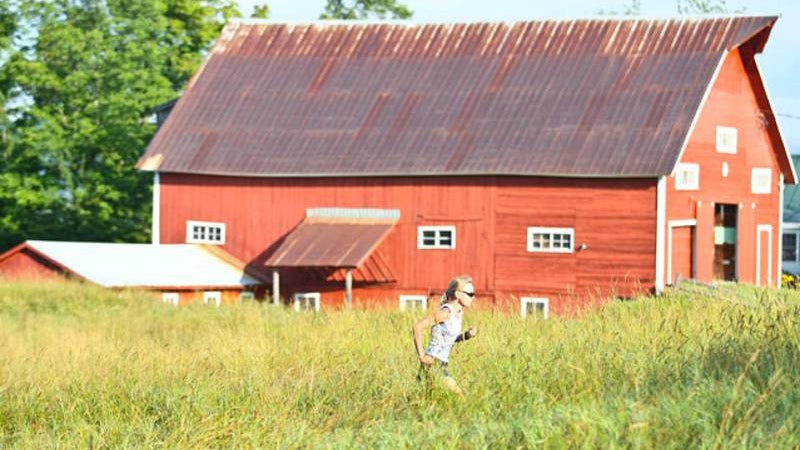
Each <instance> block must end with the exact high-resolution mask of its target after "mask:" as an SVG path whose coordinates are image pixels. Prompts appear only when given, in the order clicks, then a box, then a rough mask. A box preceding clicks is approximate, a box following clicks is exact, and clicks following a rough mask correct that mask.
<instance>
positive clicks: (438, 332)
mask: <svg viewBox="0 0 800 450" xmlns="http://www.w3.org/2000/svg"><path fill="white" fill-rule="evenodd" d="M445 308H447V309H448V310H450V317H449V318H448V319H447V320H445V321H444V322H441V323H437V324H436V325H434V326H433V327H431V342H430V344H428V349H427V350H425V353H427V354H428V355H431V356H433V357H434V358H436V359H438V360H439V361H442V362H445V363H446V362H447V358H448V357H449V356H450V350H452V349H453V344H455V343H456V338H457V337H458V335H459V334H461V319H462V315H463V311H461V312H459V313H456V312H455V311H453V308H452V307H451V306H450V305H448V304H444V305H442V306H441V309H445Z"/></svg>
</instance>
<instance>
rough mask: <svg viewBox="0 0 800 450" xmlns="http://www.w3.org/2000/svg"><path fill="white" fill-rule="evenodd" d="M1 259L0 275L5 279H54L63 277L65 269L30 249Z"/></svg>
mask: <svg viewBox="0 0 800 450" xmlns="http://www.w3.org/2000/svg"><path fill="white" fill-rule="evenodd" d="M7 254H8V257H7V258H4V259H2V260H0V277H2V278H3V279H5V280H52V279H58V278H62V277H63V276H64V272H63V270H62V269H61V268H60V267H58V266H56V265H55V264H53V263H51V262H49V261H47V260H46V259H44V258H42V257H40V256H38V255H37V254H35V253H34V252H32V251H30V250H28V249H22V250H21V251H18V252H14V249H12V250H10V251H9V252H8V253H7Z"/></svg>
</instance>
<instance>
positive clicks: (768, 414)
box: [0, 283, 800, 449]
mask: <svg viewBox="0 0 800 450" xmlns="http://www.w3.org/2000/svg"><path fill="white" fill-rule="evenodd" d="M417 317H418V314H414V313H400V312H386V311H345V312H340V311H330V312H322V313H319V314H313V313H294V312H292V311H289V310H286V309H284V308H282V307H274V306H259V305H257V304H256V305H239V306H223V307H221V308H212V307H205V306H203V305H197V306H189V307H180V308H175V307H172V306H169V305H165V304H162V303H160V302H158V301H153V300H151V299H150V298H149V297H148V296H147V294H145V293H141V292H135V291H131V292H112V291H107V290H102V289H99V288H94V287H91V286H83V285H80V284H37V285H33V284H30V285H24V284H8V283H6V284H2V283H0V447H3V448H5V447H19V448H37V449H44V448H54V447H60V448H121V447H123V448H124V447H129V448H231V447H236V448H278V447H280V448H297V447H309V448H353V447H367V448H391V449H395V448H415V449H420V448H476V447H478V448H480V447H490V448H530V447H536V448H586V449H595V448H643V449H644V448H646V449H652V448H660V449H668V448H675V449H685V448H698V447H702V448H759V449H761V448H797V446H798V444H799V443H800V295H798V293H797V292H795V291H785V290H783V291H775V290H772V291H763V290H756V289H752V288H746V287H733V286H727V287H722V288H719V289H700V288H693V289H685V290H681V291H677V292H672V293H669V294H668V295H665V296H663V297H660V298H646V299H640V300H638V301H633V302H624V303H622V302H619V303H612V304H610V305H608V306H607V307H605V308H603V309H601V310H597V311H594V312H591V313H588V314H585V315H583V316H580V317H577V318H571V319H558V318H551V319H549V320H546V321H542V320H527V321H523V320H522V319H520V318H519V317H516V316H507V315H503V314H493V313H491V312H489V311H473V312H470V313H468V315H467V316H466V318H465V325H466V326H470V325H475V326H477V327H478V328H479V330H480V334H479V336H478V337H477V338H475V339H474V340H471V341H469V342H467V343H465V344H459V346H457V348H456V350H455V351H454V354H453V355H452V357H451V373H452V374H453V376H454V377H455V378H456V379H457V380H458V381H459V384H460V385H461V387H462V388H463V389H464V390H465V391H466V392H467V395H466V396H465V397H464V398H458V397H454V396H452V395H450V394H448V393H446V392H445V391H443V390H441V389H436V390H434V391H432V392H426V391H425V390H424V389H423V388H422V386H420V385H419V384H418V383H417V381H416V378H415V376H416V373H417V362H416V358H415V354H414V351H413V346H412V341H411V337H410V329H411V325H412V323H413V322H414V321H415V320H416V318H417Z"/></svg>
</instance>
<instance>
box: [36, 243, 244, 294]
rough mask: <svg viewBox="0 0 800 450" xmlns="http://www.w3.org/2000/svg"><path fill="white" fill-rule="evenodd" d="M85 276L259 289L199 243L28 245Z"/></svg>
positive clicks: (111, 282)
mask: <svg viewBox="0 0 800 450" xmlns="http://www.w3.org/2000/svg"><path fill="white" fill-rule="evenodd" d="M27 244H28V245H29V246H30V247H32V248H34V249H35V250H37V251H39V252H41V253H42V254H44V255H45V256H47V257H48V258H50V259H52V260H53V261H55V262H57V263H59V264H61V265H62V266H64V267H65V268H67V269H68V270H70V271H72V272H74V273H75V274H77V275H80V276H81V277H83V278H85V279H87V280H89V281H92V282H94V283H97V284H99V285H101V286H106V287H133V286H139V287H176V288H180V287H186V288H190V287H196V286H214V287H231V288H241V287H243V286H248V285H255V284H260V282H259V281H258V280H256V279H255V278H253V277H251V276H249V275H247V274H245V273H244V270H243V268H242V267H237V266H236V265H234V264H233V263H231V262H229V261H225V260H224V259H222V258H221V257H219V256H217V255H215V254H213V253H212V252H211V251H209V250H206V249H204V248H203V246H200V245H195V244H162V245H154V244H117V243H99V242H63V241H27Z"/></svg>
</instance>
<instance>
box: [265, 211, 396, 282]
mask: <svg viewBox="0 0 800 450" xmlns="http://www.w3.org/2000/svg"><path fill="white" fill-rule="evenodd" d="M399 217H400V211H399V210H392V209H389V210H382V209H358V208H312V209H309V210H308V211H307V212H306V218H305V220H303V222H301V223H300V224H299V225H298V226H297V227H296V228H295V229H294V230H292V231H291V232H290V233H289V234H288V235H286V237H285V238H284V239H283V241H282V242H281V244H280V245H279V246H278V248H277V249H276V250H275V251H274V252H273V253H272V255H270V257H269V259H267V261H266V262H265V263H264V265H265V266H266V267H325V268H358V267H360V266H362V264H364V263H365V262H366V261H367V259H368V258H369V257H370V256H371V255H372V253H373V252H374V251H375V249H377V247H378V245H379V244H380V243H381V242H382V241H383V239H384V238H385V237H386V236H387V235H388V234H389V232H390V231H391V230H392V228H393V227H394V224H395V223H396V222H397V219H398V218H399ZM384 266H385V264H384ZM386 270H387V271H388V273H389V276H391V270H390V269H389V268H388V266H387V267H386ZM382 276H383V275H382ZM383 278H386V276H383Z"/></svg>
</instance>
